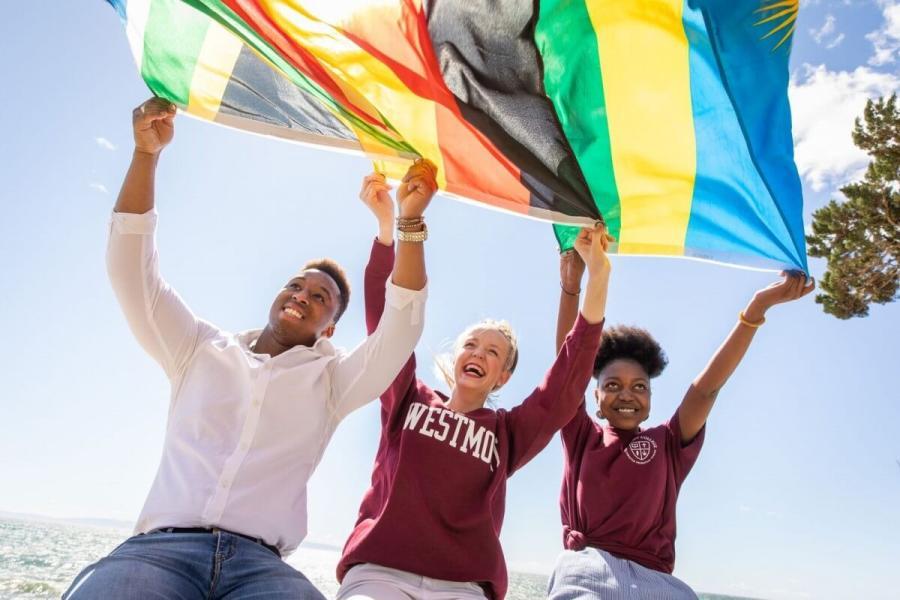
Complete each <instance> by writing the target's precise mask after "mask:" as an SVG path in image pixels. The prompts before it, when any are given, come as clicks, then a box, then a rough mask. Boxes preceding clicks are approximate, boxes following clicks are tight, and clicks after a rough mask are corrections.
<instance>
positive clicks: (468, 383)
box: [453, 329, 514, 401]
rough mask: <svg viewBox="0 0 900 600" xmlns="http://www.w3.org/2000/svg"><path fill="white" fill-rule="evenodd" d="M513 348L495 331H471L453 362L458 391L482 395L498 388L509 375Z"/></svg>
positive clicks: (465, 336)
mask: <svg viewBox="0 0 900 600" xmlns="http://www.w3.org/2000/svg"><path fill="white" fill-rule="evenodd" d="M513 352H514V350H513V346H512V343H511V342H510V340H509V339H508V338H507V337H506V336H505V335H503V334H502V333H500V332H499V331H498V330H496V329H473V330H471V331H469V332H467V333H466V335H464V336H463V337H462V338H461V339H460V341H459V343H458V347H457V350H456V357H455V358H454V361H453V379H454V382H455V385H456V387H457V388H461V389H463V390H465V391H467V392H470V393H472V394H473V395H475V394H477V395H479V396H483V397H484V399H485V401H486V400H487V397H488V394H490V393H491V392H493V391H495V390H498V389H500V388H501V387H503V385H504V384H505V383H506V382H507V381H509V378H510V377H511V376H512V368H513V366H512V365H513V359H512V356H511V353H513Z"/></svg>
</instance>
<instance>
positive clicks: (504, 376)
mask: <svg viewBox="0 0 900 600" xmlns="http://www.w3.org/2000/svg"><path fill="white" fill-rule="evenodd" d="M510 377H512V371H503V372H502V373H500V378H499V379H497V384H496V385H495V386H494V390H493V391H495V392H496V391H497V390H499V389H500V388H502V387H503V386H504V385H506V382H507V381H509V378H510Z"/></svg>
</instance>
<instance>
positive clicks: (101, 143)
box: [94, 137, 116, 150]
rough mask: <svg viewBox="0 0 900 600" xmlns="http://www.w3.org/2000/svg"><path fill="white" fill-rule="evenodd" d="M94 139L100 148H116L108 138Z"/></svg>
mask: <svg viewBox="0 0 900 600" xmlns="http://www.w3.org/2000/svg"><path fill="white" fill-rule="evenodd" d="M94 141H95V142H97V145H98V146H100V147H101V148H105V149H106V150H115V149H116V145H115V144H113V143H112V142H111V141H109V140H108V139H106V138H105V137H95V138H94Z"/></svg>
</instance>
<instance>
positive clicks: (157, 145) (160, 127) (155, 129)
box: [131, 98, 175, 155]
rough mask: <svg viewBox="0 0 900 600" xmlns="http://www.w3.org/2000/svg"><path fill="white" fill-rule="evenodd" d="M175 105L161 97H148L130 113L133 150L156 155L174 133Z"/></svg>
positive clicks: (170, 139)
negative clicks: (132, 130)
mask: <svg viewBox="0 0 900 600" xmlns="http://www.w3.org/2000/svg"><path fill="white" fill-rule="evenodd" d="M174 121H175V105H174V104H172V103H171V102H169V101H168V100H163V99H162V98H150V99H149V100H147V101H146V102H144V103H143V104H141V105H140V106H138V107H137V108H135V109H134V111H132V113H131V125H132V127H133V129H134V150H135V152H143V153H146V154H152V155H157V154H159V151H160V150H162V149H163V148H165V147H166V145H167V144H168V143H169V142H171V141H172V138H173V137H174V135H175V122H174Z"/></svg>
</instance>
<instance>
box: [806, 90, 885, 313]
mask: <svg viewBox="0 0 900 600" xmlns="http://www.w3.org/2000/svg"><path fill="white" fill-rule="evenodd" d="M853 142H854V143H855V144H856V145H857V146H858V147H859V148H861V149H863V150H865V151H866V153H868V154H869V156H871V158H872V162H871V163H869V166H868V169H867V170H866V174H865V177H864V178H863V180H862V181H860V182H856V183H851V184H848V185H845V186H844V187H842V188H841V192H842V193H843V194H844V196H845V197H846V201H842V202H837V201H835V200H833V199H832V200H831V201H829V203H828V204H826V205H825V206H823V207H822V208H820V209H819V210H817V211H815V212H814V213H813V222H812V231H813V233H812V235H808V236H807V237H806V241H807V243H808V244H809V254H810V256H815V257H819V258H826V259H828V270H827V271H826V272H825V276H824V278H823V279H822V281H821V282H820V285H819V289H820V291H821V292H822V293H820V294H819V295H817V296H816V302H818V303H819V304H822V305H823V307H824V310H825V312H826V313H829V314H832V315H834V316H836V317H837V318H839V319H849V318H851V317H864V316H867V315H868V314H869V306H870V305H871V304H873V303H875V304H887V303H888V302H893V301H894V300H896V299H897V289H898V281H900V112H898V110H897V95H896V94H894V95H892V96H891V97H890V98H880V99H878V100H876V101H872V100H869V101H868V102H866V108H865V111H864V112H863V119H862V122H861V121H860V119H858V118H857V119H856V124H855V125H854V128H853Z"/></svg>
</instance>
